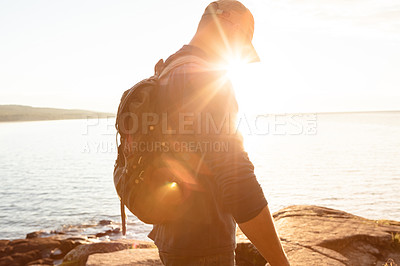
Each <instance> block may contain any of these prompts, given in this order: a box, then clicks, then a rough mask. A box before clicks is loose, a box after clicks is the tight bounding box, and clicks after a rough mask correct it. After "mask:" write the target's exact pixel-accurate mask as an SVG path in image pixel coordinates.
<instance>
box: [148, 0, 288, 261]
mask: <svg viewBox="0 0 400 266" xmlns="http://www.w3.org/2000/svg"><path fill="white" fill-rule="evenodd" d="M253 31H254V20H253V16H252V14H251V13H250V11H249V10H248V9H247V8H246V7H245V6H243V5H242V4H241V3H240V2H238V1H233V0H219V1H216V2H213V3H211V4H210V5H209V6H208V7H207V8H206V10H205V12H204V14H203V16H202V18H201V21H200V23H199V27H198V29H197V32H196V34H195V36H194V37H193V39H192V41H191V42H190V43H189V45H185V46H184V47H183V48H182V49H181V50H179V51H178V52H177V53H175V54H174V55H172V56H171V57H170V58H168V60H167V61H166V63H167V65H173V63H174V62H177V61H179V60H182V58H186V59H183V60H186V62H185V61H183V62H184V63H182V62H181V63H180V64H176V66H175V67H174V68H173V69H170V71H168V73H166V74H165V73H164V74H162V75H161V76H160V86H161V88H160V89H161V90H160V91H161V92H160V93H161V95H159V97H161V98H162V99H163V103H164V109H163V110H167V112H168V119H169V120H170V121H169V129H170V130H176V131H177V132H178V136H170V139H171V140H173V141H175V142H174V145H173V146H171V147H174V148H175V150H178V149H177V148H176V147H180V150H179V152H180V153H181V154H183V155H182V157H181V158H182V162H184V163H185V164H186V166H187V165H189V171H188V170H186V171H183V170H182V172H184V173H185V176H186V177H185V176H183V177H182V178H183V179H184V178H188V177H187V176H190V173H193V172H195V174H194V175H193V176H192V177H191V178H192V179H194V180H195V186H194V188H193V187H192V188H190V189H186V196H185V199H186V200H185V202H184V203H183V204H182V210H183V214H182V215H181V216H179V217H176V219H175V220H172V221H170V222H166V223H163V224H159V225H154V228H153V230H152V232H151V233H150V234H149V237H150V238H152V239H153V240H154V241H155V244H156V245H157V247H158V249H159V253H160V258H161V260H162V262H163V263H164V264H165V265H234V249H235V232H236V223H237V224H238V225H239V227H240V228H241V230H242V231H243V232H244V233H245V234H246V236H247V237H248V238H249V239H250V240H251V241H252V243H253V244H254V245H255V246H256V247H257V249H258V250H259V252H260V253H261V254H262V255H263V256H264V257H265V259H266V260H267V261H268V262H269V263H270V264H271V265H289V262H288V260H287V258H286V255H285V253H284V251H283V248H282V246H281V243H280V240H279V238H278V236H277V233H276V231H275V227H274V224H273V220H272V217H271V214H270V212H269V209H268V206H267V201H266V200H265V197H264V194H263V192H262V189H261V187H260V185H259V183H258V182H257V180H256V177H255V175H254V167H253V165H252V163H251V162H250V160H249V158H248V156H247V153H246V152H245V151H244V148H243V143H242V138H241V136H240V134H238V133H237V132H236V130H235V128H234V117H235V115H236V113H237V110H238V106H237V103H236V99H235V96H234V94H233V91H232V86H231V84H230V82H229V81H228V80H226V78H224V77H225V75H224V74H225V72H224V70H223V69H220V68H219V67H217V66H221V65H223V64H224V63H226V62H228V61H229V59H230V58H232V57H240V58H242V59H243V60H246V61H248V62H254V61H258V60H259V59H258V56H257V53H256V52H255V50H254V48H253V46H252V44H251V41H252V38H253ZM188 58H189V59H188ZM188 118H189V119H188ZM188 120H189V121H188ZM182 124H184V125H182ZM183 131H184V134H180V133H182V132H183ZM185 141H186V142H185ZM188 141H196V142H197V143H202V144H204V143H206V144H209V145H208V146H207V147H204V146H201V148H200V149H199V146H196V145H194V146H193V147H197V148H195V149H194V150H192V151H189V152H188V148H187V147H188V146H190V145H189V144H187V142H188ZM176 143H178V144H180V145H178V146H177V145H175V144H176ZM184 143H186V144H184ZM216 144H218V145H216ZM182 146H185V147H186V148H185V149H182ZM215 147H219V148H218V149H216V148H215ZM220 147H226V149H225V150H224V149H221V148H220ZM178 168H179V167H178ZM187 168H188V167H186V168H185V169H187ZM190 169H192V170H193V171H190ZM178 172H179V171H178ZM178 175H179V174H178ZM182 175H183V174H182ZM189 183H190V182H189ZM187 191H189V193H187ZM184 194H185V193H184ZM187 195H189V196H187ZM185 206H186V207H185ZM187 206H189V207H187Z"/></svg>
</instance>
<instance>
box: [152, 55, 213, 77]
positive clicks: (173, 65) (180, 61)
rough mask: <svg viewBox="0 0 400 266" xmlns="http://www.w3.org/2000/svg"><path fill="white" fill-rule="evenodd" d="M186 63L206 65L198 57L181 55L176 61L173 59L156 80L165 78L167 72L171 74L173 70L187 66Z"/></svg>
mask: <svg viewBox="0 0 400 266" xmlns="http://www.w3.org/2000/svg"><path fill="white" fill-rule="evenodd" d="M187 63H198V64H201V65H207V62H206V61H205V60H204V59H202V58H200V57H198V56H194V55H183V56H180V57H178V58H176V59H174V60H173V61H172V62H171V63H169V64H167V65H166V66H165V67H164V68H163V69H162V70H161V72H160V74H159V76H158V78H159V79H161V78H163V77H165V76H166V75H167V74H168V73H169V72H171V71H172V70H173V69H175V68H177V67H179V66H181V65H184V64H187Z"/></svg>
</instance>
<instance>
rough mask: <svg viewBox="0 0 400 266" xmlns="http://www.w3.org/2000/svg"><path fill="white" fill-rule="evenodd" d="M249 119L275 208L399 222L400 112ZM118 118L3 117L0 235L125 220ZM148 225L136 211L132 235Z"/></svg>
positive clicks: (249, 143) (78, 231)
mask: <svg viewBox="0 0 400 266" xmlns="http://www.w3.org/2000/svg"><path fill="white" fill-rule="evenodd" d="M242 118H244V119H242V120H241V121H242V122H243V121H244V123H243V124H244V125H245V127H244V128H243V127H241V131H242V135H243V137H244V140H245V147H246V150H247V151H248V153H249V157H250V159H251V160H252V162H253V164H254V166H255V173H256V175H257V178H258V180H259V182H260V184H261V186H262V188H263V190H264V193H265V195H266V197H267V200H268V202H269V207H270V209H271V210H272V211H277V210H279V209H281V208H284V207H287V206H290V205H298V204H314V205H319V206H326V207H330V208H335V209H340V210H344V211H347V212H350V213H353V214H356V215H360V216H363V217H366V218H371V219H393V220H400V196H399V195H400V112H375V113H374V112H370V113H341V114H314V115H313V114H311V115H301V114H300V115H280V116H276V115H273V116H272V115H269V116H267V115H264V116H255V117H251V118H249V117H244V116H243V117H242ZM114 119H115V118H108V119H99V120H98V119H90V120H85V119H83V120H59V121H37V122H11V123H0V180H1V181H0V182H1V185H0V196H1V200H0V223H1V226H0V239H14V238H24V237H25V235H26V233H29V232H32V231H37V230H47V231H51V230H57V231H58V232H64V233H67V234H70V235H85V234H95V233H96V230H100V229H101V228H100V229H99V221H100V220H110V221H112V222H113V224H114V225H115V226H119V225H120V224H119V222H120V207H119V200H118V197H117V194H116V192H115V188H114V184H113V176H112V173H113V166H114V161H115V158H116V154H117V150H116V142H115V129H114ZM150 230H151V226H150V225H145V224H143V223H141V222H140V221H138V220H137V219H136V218H135V217H134V216H133V215H132V214H130V215H129V225H128V237H130V238H138V239H146V235H147V233H148V232H149V231H150Z"/></svg>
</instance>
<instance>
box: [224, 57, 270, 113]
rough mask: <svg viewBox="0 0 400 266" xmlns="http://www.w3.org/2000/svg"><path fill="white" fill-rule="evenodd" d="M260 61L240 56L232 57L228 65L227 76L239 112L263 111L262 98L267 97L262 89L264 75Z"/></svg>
mask: <svg viewBox="0 0 400 266" xmlns="http://www.w3.org/2000/svg"><path fill="white" fill-rule="evenodd" d="M259 64H260V63H247V62H245V61H244V60H241V59H240V58H235V57H234V58H232V59H231V60H229V61H228V64H227V66H226V70H227V74H226V75H227V78H228V79H229V80H230V81H231V83H232V86H233V89H234V92H235V96H236V100H237V102H238V104H239V112H244V113H256V112H262V110H261V108H262V105H260V104H259V101H260V98H263V97H265V95H264V93H263V91H262V90H259V88H260V87H262V86H263V84H264V81H263V76H262V75H261V74H260V73H259V72H260V69H259V68H260V65H259Z"/></svg>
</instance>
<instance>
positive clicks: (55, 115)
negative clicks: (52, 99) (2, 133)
mask: <svg viewBox="0 0 400 266" xmlns="http://www.w3.org/2000/svg"><path fill="white" fill-rule="evenodd" d="M113 116H115V114H112V113H101V112H94V111H86V110H77V109H57V108H43V107H32V106H25V105H0V122H11V121H39V120H63V119H86V118H106V117H113Z"/></svg>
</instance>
